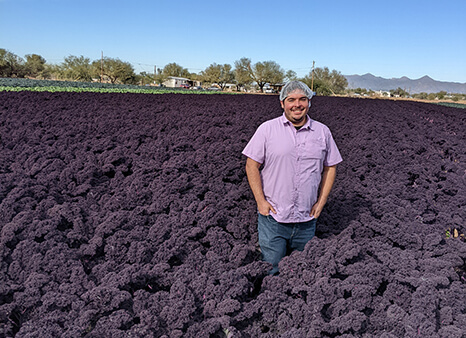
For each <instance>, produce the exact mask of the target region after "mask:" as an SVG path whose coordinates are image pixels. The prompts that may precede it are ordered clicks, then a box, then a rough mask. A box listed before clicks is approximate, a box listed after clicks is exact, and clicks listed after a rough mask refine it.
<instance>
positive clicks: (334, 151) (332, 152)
mask: <svg viewBox="0 0 466 338" xmlns="http://www.w3.org/2000/svg"><path fill="white" fill-rule="evenodd" d="M342 161H343V158H342V157H341V154H340V151H339V150H338V147H337V144H336V143H335V140H334V139H333V136H332V133H331V132H330V131H328V134H327V155H326V156H325V159H324V166H326V167H331V166H333V165H336V164H338V163H340V162H342Z"/></svg>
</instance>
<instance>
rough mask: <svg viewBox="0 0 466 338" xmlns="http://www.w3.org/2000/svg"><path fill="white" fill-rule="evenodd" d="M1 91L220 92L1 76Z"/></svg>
mask: <svg viewBox="0 0 466 338" xmlns="http://www.w3.org/2000/svg"><path fill="white" fill-rule="evenodd" d="M0 91H14V92H17V91H35V92H77V93H81V92H94V93H141V94H166V93H182V94H199V93H203V94H214V93H218V92H211V91H198V90H189V89H184V88H167V87H152V86H137V85H124V84H112V83H99V82H74V81H53V80H32V79H21V78H0Z"/></svg>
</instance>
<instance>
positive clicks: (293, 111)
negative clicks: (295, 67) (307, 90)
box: [280, 90, 309, 127]
mask: <svg viewBox="0 0 466 338" xmlns="http://www.w3.org/2000/svg"><path fill="white" fill-rule="evenodd" d="M280 103H281V105H282V108H283V109H284V110H285V116H286V118H287V119H288V121H290V122H291V123H292V124H293V125H294V126H296V127H300V126H302V125H304V123H306V114H307V112H308V111H309V99H308V98H307V96H306V95H304V93H303V92H302V91H300V90H296V91H294V92H291V93H290V94H289V95H288V97H287V98H286V99H285V100H283V101H281V102H280Z"/></svg>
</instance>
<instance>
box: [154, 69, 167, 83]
mask: <svg viewBox="0 0 466 338" xmlns="http://www.w3.org/2000/svg"><path fill="white" fill-rule="evenodd" d="M166 80H167V75H165V74H163V70H162V69H160V68H157V74H156V76H155V83H157V84H159V85H161V84H162V83H164V82H165V81H166Z"/></svg>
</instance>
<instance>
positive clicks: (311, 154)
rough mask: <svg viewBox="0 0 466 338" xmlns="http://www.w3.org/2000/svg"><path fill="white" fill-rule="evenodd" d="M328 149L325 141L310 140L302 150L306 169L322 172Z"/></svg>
mask: <svg viewBox="0 0 466 338" xmlns="http://www.w3.org/2000/svg"><path fill="white" fill-rule="evenodd" d="M325 154H326V149H325V144H324V143H323V142H319V141H315V142H308V143H307V144H306V146H305V147H304V148H303V151H302V159H303V163H304V169H305V170H306V171H307V170H309V171H311V172H316V173H320V172H321V171H322V164H323V161H324V158H325Z"/></svg>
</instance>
